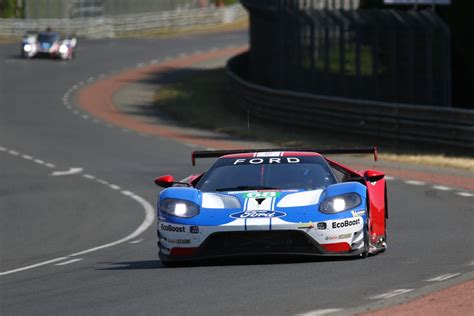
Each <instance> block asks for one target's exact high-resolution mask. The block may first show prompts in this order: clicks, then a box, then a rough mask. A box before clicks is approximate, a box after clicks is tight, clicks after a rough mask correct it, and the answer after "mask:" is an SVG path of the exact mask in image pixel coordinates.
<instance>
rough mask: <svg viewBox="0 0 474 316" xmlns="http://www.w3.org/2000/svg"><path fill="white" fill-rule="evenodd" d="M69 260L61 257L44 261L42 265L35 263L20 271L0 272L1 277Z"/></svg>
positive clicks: (19, 269)
mask: <svg viewBox="0 0 474 316" xmlns="http://www.w3.org/2000/svg"><path fill="white" fill-rule="evenodd" d="M67 258H68V257H60V258H55V259H51V260H48V261H43V262H40V263H35V264H32V265H29V266H25V267H21V268H18V269H13V270H9V271H5V272H0V275H7V274H12V273H15V272H20V271H25V270H30V269H33V268H37V267H41V266H44V265H47V264H51V263H55V262H58V261H63V260H66V259H67Z"/></svg>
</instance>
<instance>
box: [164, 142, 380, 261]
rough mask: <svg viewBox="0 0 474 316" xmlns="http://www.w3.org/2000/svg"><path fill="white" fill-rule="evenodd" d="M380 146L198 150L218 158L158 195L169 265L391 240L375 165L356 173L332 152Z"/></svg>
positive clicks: (348, 249) (354, 250) (358, 252)
mask: <svg viewBox="0 0 474 316" xmlns="http://www.w3.org/2000/svg"><path fill="white" fill-rule="evenodd" d="M343 153H372V154H374V157H375V159H376V157H377V149H376V147H373V148H353V149H345V148H339V149H260V150H248V149H247V150H227V151H226V150H224V151H198V152H194V153H193V156H192V159H193V165H194V164H195V159H197V158H212V157H216V158H217V157H218V159H217V160H216V162H215V163H214V164H213V165H212V166H211V167H210V168H209V170H207V171H206V172H204V173H201V174H197V175H192V176H189V177H187V178H186V179H184V180H181V181H175V179H174V178H173V177H172V176H170V175H165V176H161V177H159V178H157V179H155V183H156V184H157V185H159V186H161V187H165V188H166V189H165V190H163V191H161V193H160V194H159V198H158V206H157V213H158V214H157V215H158V216H157V217H158V223H157V224H158V227H157V231H158V247H159V257H160V259H161V261H162V262H163V263H164V264H171V263H175V262H180V261H186V260H195V259H202V258H216V257H227V256H235V255H262V254H263V255H273V254H280V255H281V254H290V255H317V256H362V257H367V256H368V255H369V254H375V253H378V252H382V251H384V250H385V249H386V247H387V244H386V239H387V226H386V219H387V217H388V216H387V211H388V210H387V185H386V183H385V179H384V174H383V173H382V172H379V171H375V170H365V171H355V170H352V169H350V168H348V167H346V166H343V165H342V164H339V163H337V162H335V161H333V160H331V159H329V158H328V157H326V156H325V155H326V154H343Z"/></svg>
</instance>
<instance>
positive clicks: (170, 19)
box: [0, 4, 247, 38]
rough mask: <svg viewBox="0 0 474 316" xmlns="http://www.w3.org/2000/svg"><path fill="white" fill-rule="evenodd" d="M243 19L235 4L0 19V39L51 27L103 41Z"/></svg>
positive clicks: (238, 7)
mask: <svg viewBox="0 0 474 316" xmlns="http://www.w3.org/2000/svg"><path fill="white" fill-rule="evenodd" d="M246 17H247V11H246V10H245V9H244V8H243V7H242V6H241V5H240V4H235V5H231V6H227V7H219V8H213V7H210V8H202V9H188V10H176V11H164V12H154V13H145V14H130V15H122V16H114V17H100V18H81V19H29V20H25V19H0V36H7V37H14V36H22V35H23V34H24V33H25V32H26V31H31V30H33V31H34V30H44V29H45V28H47V27H51V28H52V29H54V30H56V31H59V32H61V33H64V34H75V35H76V36H81V37H89V38H104V37H115V36H117V35H123V34H126V33H128V32H137V31H149V30H160V29H179V28H186V27H193V26H206V25H207V26H209V25H217V24H224V23H230V22H234V21H238V20H242V19H245V18H246Z"/></svg>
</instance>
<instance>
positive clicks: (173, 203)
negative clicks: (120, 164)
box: [160, 199, 199, 217]
mask: <svg viewBox="0 0 474 316" xmlns="http://www.w3.org/2000/svg"><path fill="white" fill-rule="evenodd" d="M160 211H161V212H164V213H167V214H169V215H173V216H177V217H193V216H196V215H198V214H199V206H198V205H197V204H195V203H193V202H190V201H186V200H179V199H165V200H163V202H161V206H160Z"/></svg>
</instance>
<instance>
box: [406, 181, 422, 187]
mask: <svg viewBox="0 0 474 316" xmlns="http://www.w3.org/2000/svg"><path fill="white" fill-rule="evenodd" d="M405 183H406V184H411V185H418V186H420V185H425V182H423V181H416V180H407V181H405Z"/></svg>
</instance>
